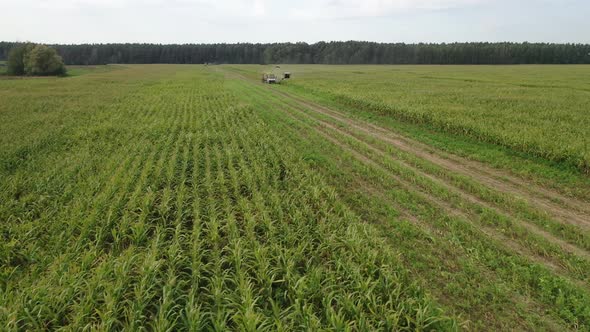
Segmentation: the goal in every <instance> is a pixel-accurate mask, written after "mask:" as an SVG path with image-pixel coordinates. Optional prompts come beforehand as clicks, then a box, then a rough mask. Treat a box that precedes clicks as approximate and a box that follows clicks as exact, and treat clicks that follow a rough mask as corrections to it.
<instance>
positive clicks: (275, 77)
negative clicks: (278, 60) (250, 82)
mask: <svg viewBox="0 0 590 332" xmlns="http://www.w3.org/2000/svg"><path fill="white" fill-rule="evenodd" d="M280 69H281V67H280V66H276V67H275V68H274V69H273V70H272V71H270V72H266V73H263V74H262V83H265V84H280V83H281V81H283V80H287V79H290V78H291V73H290V72H288V71H286V72H283V74H282V77H280V74H278V72H280Z"/></svg>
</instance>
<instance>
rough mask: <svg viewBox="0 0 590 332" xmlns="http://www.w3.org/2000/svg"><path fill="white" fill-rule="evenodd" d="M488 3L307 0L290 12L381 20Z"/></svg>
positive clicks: (480, 0) (463, 0) (300, 15)
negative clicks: (398, 15)
mask: <svg viewBox="0 0 590 332" xmlns="http://www.w3.org/2000/svg"><path fill="white" fill-rule="evenodd" d="M484 2H487V1H486V0H364V1H363V0H315V1H314V0H304V1H298V2H297V5H296V6H293V7H292V8H291V10H290V15H291V17H293V18H302V19H338V18H355V17H380V16H387V15H393V14H399V13H404V12H415V11H433V10H442V9H451V8H460V7H467V6H473V5H477V4H482V3H484Z"/></svg>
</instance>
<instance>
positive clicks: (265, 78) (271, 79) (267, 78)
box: [262, 73, 279, 84]
mask: <svg viewBox="0 0 590 332" xmlns="http://www.w3.org/2000/svg"><path fill="white" fill-rule="evenodd" d="M278 82H279V81H278V80H277V75H275V74H273V73H264V74H262V83H266V84H276V83H278Z"/></svg>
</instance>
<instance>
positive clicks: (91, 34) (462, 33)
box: [0, 0, 590, 43]
mask: <svg viewBox="0 0 590 332" xmlns="http://www.w3.org/2000/svg"><path fill="white" fill-rule="evenodd" d="M0 8H2V15H1V16H2V17H1V18H0V40H4V41H33V42H44V43H98V42H103V43H104V42H150V43H211V42H275V41H291V42H296V41H305V42H316V41H320V40H326V41H329V40H370V41H380V42H453V41H518V42H520V41H531V42H581V43H590V0H364V1H363V0H300V1H298V0H272V1H271V0H0Z"/></svg>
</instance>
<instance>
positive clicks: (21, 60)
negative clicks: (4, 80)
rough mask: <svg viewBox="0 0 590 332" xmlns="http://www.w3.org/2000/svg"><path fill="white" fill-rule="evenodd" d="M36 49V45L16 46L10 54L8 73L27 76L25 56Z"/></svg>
mask: <svg viewBox="0 0 590 332" xmlns="http://www.w3.org/2000/svg"><path fill="white" fill-rule="evenodd" d="M34 47H35V45H34V44H29V43H26V44H20V45H16V46H14V47H13V48H12V49H11V50H10V52H9V53H8V60H7V66H8V68H7V72H8V74H10V75H24V74H25V56H26V55H27V54H28V53H29V52H30V51H31V50H32V49H33V48H34Z"/></svg>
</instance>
